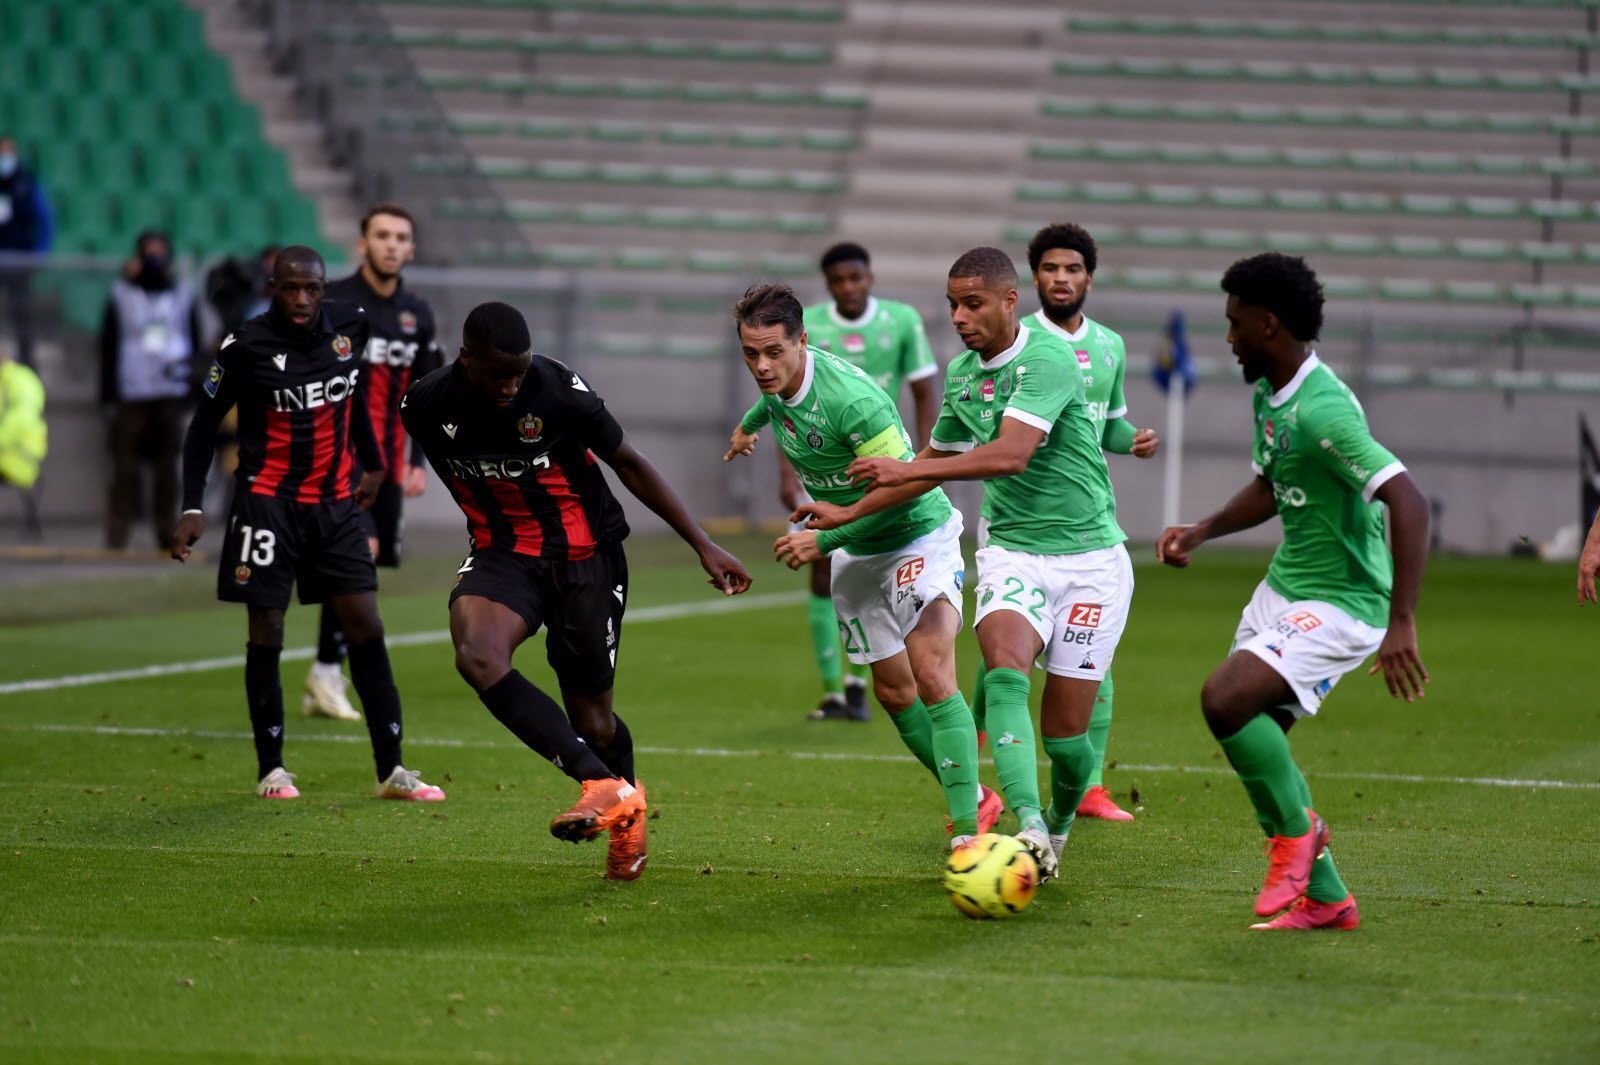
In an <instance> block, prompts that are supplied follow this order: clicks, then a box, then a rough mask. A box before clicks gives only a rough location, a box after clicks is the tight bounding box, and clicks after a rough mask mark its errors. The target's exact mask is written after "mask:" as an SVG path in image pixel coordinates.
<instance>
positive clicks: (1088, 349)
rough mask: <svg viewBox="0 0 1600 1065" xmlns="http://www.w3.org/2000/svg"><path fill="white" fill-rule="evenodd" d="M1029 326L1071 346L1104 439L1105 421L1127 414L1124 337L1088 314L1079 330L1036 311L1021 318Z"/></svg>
mask: <svg viewBox="0 0 1600 1065" xmlns="http://www.w3.org/2000/svg"><path fill="white" fill-rule="evenodd" d="M1022 324H1023V325H1025V326H1027V327H1028V328H1029V329H1033V328H1038V329H1040V330H1041V331H1043V332H1045V333H1048V334H1050V335H1051V336H1053V337H1055V338H1056V339H1057V340H1060V341H1061V342H1062V343H1063V344H1065V345H1066V346H1067V347H1068V348H1070V349H1071V350H1072V354H1073V356H1074V357H1075V358H1076V359H1077V360H1078V369H1079V370H1082V371H1083V392H1084V396H1085V398H1086V399H1087V400H1088V403H1089V420H1090V421H1092V422H1094V431H1095V439H1096V440H1104V439H1105V435H1106V422H1109V421H1115V420H1116V419H1118V418H1125V417H1127V414H1128V403H1127V401H1126V400H1125V399H1123V397H1122V377H1123V373H1124V371H1125V369H1126V367H1127V363H1128V355H1127V349H1126V348H1124V347H1123V344H1122V337H1120V336H1118V335H1117V334H1116V333H1113V332H1112V331H1111V330H1109V329H1107V328H1106V327H1105V326H1103V325H1101V324H1100V323H1099V322H1096V321H1093V320H1092V319H1090V317H1089V316H1088V315H1084V316H1083V324H1082V325H1080V326H1079V327H1078V331H1077V332H1076V333H1069V332H1067V331H1066V330H1065V329H1062V328H1061V327H1060V326H1059V325H1056V323H1054V322H1052V321H1051V320H1050V319H1048V318H1046V317H1045V316H1044V312H1043V311H1035V312H1034V313H1033V314H1030V315H1028V317H1026V318H1024V319H1023V320H1022Z"/></svg>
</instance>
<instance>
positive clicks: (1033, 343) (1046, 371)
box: [930, 325, 1127, 555]
mask: <svg viewBox="0 0 1600 1065" xmlns="http://www.w3.org/2000/svg"><path fill="white" fill-rule="evenodd" d="M1002 418H1016V419H1017V420H1018V421H1021V422H1022V423H1023V424H1024V425H1031V426H1033V427H1034V428H1035V429H1038V430H1040V431H1042V432H1045V433H1047V434H1049V435H1047V436H1046V437H1045V440H1044V443H1042V444H1040V445H1039V449H1038V450H1037V451H1035V452H1034V453H1033V457H1032V458H1031V459H1029V460H1028V466H1027V468H1026V469H1024V470H1023V471H1022V472H1021V473H1019V474H1017V475H1015V476H1013V477H996V478H994V479H992V480H987V481H985V482H984V485H983V517H984V520H985V521H986V522H987V523H988V528H989V543H991V544H995V545H997V546H1000V547H1009V548H1011V549H1012V550H1015V551H1026V552H1028V553H1030V554H1036V555H1075V554H1081V553H1083V552H1085V551H1096V550H1099V549H1100V548H1103V547H1111V546H1112V545H1114V544H1120V543H1121V542H1122V541H1124V540H1126V539H1127V537H1126V536H1125V535H1123V532H1122V530H1121V529H1120V528H1119V527H1118V526H1117V519H1116V504H1115V502H1114V501H1113V498H1112V494H1111V475H1110V473H1109V472H1108V471H1107V470H1106V460H1105V457H1104V456H1103V455H1101V453H1100V436H1099V434H1098V432H1097V431H1096V429H1095V425H1094V423H1093V422H1092V421H1091V420H1090V419H1089V409H1088V402H1087V400H1086V399H1085V397H1084V391H1083V374H1082V373H1081V372H1080V371H1079V369H1078V360H1077V357H1076V356H1075V355H1074V354H1073V353H1072V350H1071V349H1069V348H1068V347H1067V346H1066V345H1065V344H1063V343H1062V342H1061V341H1060V340H1058V339H1056V338H1055V337H1054V336H1052V335H1051V334H1049V333H1047V332H1045V331H1044V330H1042V329H1030V328H1029V327H1028V326H1026V325H1024V326H1022V327H1021V328H1020V329H1019V330H1018V332H1017V339H1016V342H1015V343H1014V344H1012V345H1011V347H1009V348H1007V349H1006V350H1005V351H1003V352H1001V353H1000V354H999V355H996V356H995V357H994V358H992V359H989V360H984V359H982V358H981V357H979V355H978V353H977V352H975V351H966V352H962V353H961V354H960V355H958V356H956V358H955V360H954V361H953V362H951V363H950V366H949V369H948V370H946V371H945V381H944V401H943V403H942V404H941V406H940V408H939V420H938V421H937V422H935V423H934V426H933V439H932V440H931V441H930V443H931V445H932V446H933V447H934V448H935V449H937V450H939V451H970V450H972V449H973V448H974V447H977V446H979V445H981V444H987V443H989V442H990V441H991V440H993V439H994V438H995V437H997V436H999V435H1000V421H1001V419H1002Z"/></svg>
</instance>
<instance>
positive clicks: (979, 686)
mask: <svg viewBox="0 0 1600 1065" xmlns="http://www.w3.org/2000/svg"><path fill="white" fill-rule="evenodd" d="M988 675H989V665H988V663H986V662H985V661H984V660H983V656H982V655H979V656H978V665H977V668H976V669H974V670H973V671H972V698H971V699H969V700H968V701H967V705H969V706H971V707H972V723H973V726H974V727H975V728H976V729H977V730H978V746H980V747H981V746H983V738H984V737H985V736H987V735H988V732H989V711H988V705H989V701H988V699H987V698H986V697H985V696H984V691H983V679H984V678H985V677H986V676H988Z"/></svg>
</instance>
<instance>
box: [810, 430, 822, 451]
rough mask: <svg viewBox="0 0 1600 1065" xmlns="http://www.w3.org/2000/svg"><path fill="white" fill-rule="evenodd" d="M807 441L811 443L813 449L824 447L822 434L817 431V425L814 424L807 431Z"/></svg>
mask: <svg viewBox="0 0 1600 1065" xmlns="http://www.w3.org/2000/svg"><path fill="white" fill-rule="evenodd" d="M806 443H808V444H810V445H811V447H812V449H813V450H816V449H819V448H821V447H822V434H821V433H819V432H817V427H816V426H814V425H813V426H812V427H811V428H810V430H809V431H807V433H806Z"/></svg>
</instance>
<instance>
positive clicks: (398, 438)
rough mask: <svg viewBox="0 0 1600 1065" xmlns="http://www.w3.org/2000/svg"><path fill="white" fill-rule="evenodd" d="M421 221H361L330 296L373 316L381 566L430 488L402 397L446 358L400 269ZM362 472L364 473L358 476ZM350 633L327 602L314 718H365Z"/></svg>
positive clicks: (383, 213) (375, 536)
mask: <svg viewBox="0 0 1600 1065" xmlns="http://www.w3.org/2000/svg"><path fill="white" fill-rule="evenodd" d="M415 228H416V227H415V224H414V223H413V221H412V218H411V214H410V213H409V212H408V211H407V210H406V209H405V208H404V207H401V206H400V205H398V204H393V203H381V204H378V205H377V206H375V207H373V208H372V209H371V210H369V211H368V212H367V213H366V215H365V216H364V217H363V218H362V219H361V238H360V240H359V241H357V243H356V253H357V254H358V255H360V256H361V266H360V268H359V269H357V270H356V272H355V273H353V274H351V275H350V276H349V277H346V278H343V279H341V280H339V281H334V282H331V283H330V284H329V285H328V293H327V298H328V299H330V300H339V301H342V302H345V303H353V304H355V305H357V306H359V307H361V308H363V309H365V311H366V312H367V322H368V323H369V325H370V326H371V328H372V339H371V340H370V341H368V342H367V350H366V355H365V356H364V361H365V364H366V365H365V379H364V380H363V382H362V386H363V391H364V392H365V394H366V399H367V414H368V416H369V417H370V418H371V419H372V428H373V432H374V433H375V434H376V435H377V438H378V448H379V450H380V451H381V452H382V453H383V464H384V476H383V482H382V483H381V484H380V485H379V486H378V497H377V499H375V500H374V501H373V503H372V507H371V508H370V509H369V510H367V511H366V512H365V515H364V517H365V520H366V524H367V542H368V543H369V544H370V545H371V547H372V555H373V558H375V559H376V560H377V563H378V565H380V566H389V567H395V566H399V565H400V546H401V533H402V531H403V529H404V520H403V518H402V517H401V506H402V501H403V500H404V499H408V498H412V497H415V496H419V495H421V494H422V492H423V489H424V488H425V487H426V486H427V483H428V473H427V470H426V469H425V468H424V467H423V464H422V463H423V458H422V450H421V449H420V448H419V447H417V445H416V443H415V442H410V443H409V446H408V441H407V439H406V432H405V427H404V426H402V425H401V424H400V397H401V396H403V395H405V394H406V389H408V388H410V387H411V382H413V381H420V380H421V379H422V378H424V377H426V376H427V375H428V374H430V373H432V372H433V371H434V370H436V369H438V368H439V366H440V365H441V363H442V362H443V359H442V358H441V356H440V350H439V344H438V342H437V341H436V340H435V338H434V322H433V308H432V307H429V306H428V303H427V301H426V300H424V299H422V298H421V297H420V296H417V295H416V294H415V293H413V292H411V291H410V290H409V289H407V288H406V287H405V285H404V283H403V282H402V280H401V277H400V272H401V271H402V270H403V269H405V265H406V263H408V262H410V261H411V260H412V258H413V257H414V256H415V255H416V247H417V246H416V239H415V235H416V233H415ZM357 472H358V474H359V471H357ZM344 658H345V639H344V633H343V632H342V631H341V630H340V628H339V616H338V613H337V612H336V611H334V610H332V609H330V608H329V607H328V606H327V605H326V604H324V605H323V608H322V617H321V621H320V623H319V625H318V630H317V657H316V661H314V662H313V663H312V664H311V670H310V672H309V673H307V674H306V690H305V695H304V696H303V697H302V699H301V703H300V708H301V710H302V711H304V712H305V714H306V715H307V716H318V715H320V716H322V717H331V718H336V719H338V720H341V721H359V720H361V715H360V714H359V713H357V712H356V709H355V707H353V706H351V705H350V699H349V697H348V696H346V694H345V685H344V673H343V672H342V671H341V666H342V665H343V663H344Z"/></svg>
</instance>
